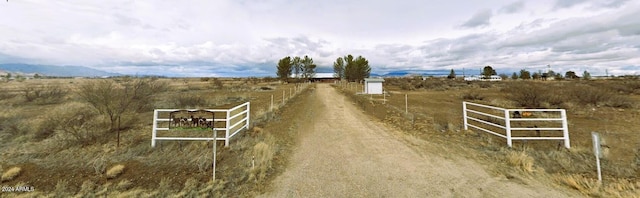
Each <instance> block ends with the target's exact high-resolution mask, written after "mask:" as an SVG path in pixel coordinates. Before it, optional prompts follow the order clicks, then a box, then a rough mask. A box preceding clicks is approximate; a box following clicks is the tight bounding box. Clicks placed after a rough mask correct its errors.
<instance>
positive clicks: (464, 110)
mask: <svg viewBox="0 0 640 198" xmlns="http://www.w3.org/2000/svg"><path fill="white" fill-rule="evenodd" d="M462 120H463V122H464V130H469V122H468V121H467V102H462Z"/></svg>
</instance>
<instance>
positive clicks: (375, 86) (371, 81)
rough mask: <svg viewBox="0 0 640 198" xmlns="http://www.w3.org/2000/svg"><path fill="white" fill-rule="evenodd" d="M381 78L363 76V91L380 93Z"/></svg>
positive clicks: (382, 80)
mask: <svg viewBox="0 0 640 198" xmlns="http://www.w3.org/2000/svg"><path fill="white" fill-rule="evenodd" d="M383 82H384V79H382V78H365V79H364V93H365V94H382V93H383V92H382V91H383V89H382V83H383Z"/></svg>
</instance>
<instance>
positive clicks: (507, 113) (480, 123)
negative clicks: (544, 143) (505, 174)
mask: <svg viewBox="0 0 640 198" xmlns="http://www.w3.org/2000/svg"><path fill="white" fill-rule="evenodd" d="M516 112H517V115H521V114H524V113H525V112H526V113H527V114H534V112H535V114H536V115H535V116H532V117H527V116H515V113H516ZM462 113H463V117H464V118H463V119H464V129H465V130H469V127H471V128H474V129H477V130H480V131H483V132H487V133H490V134H492V135H495V136H498V137H502V138H505V139H507V145H509V147H512V146H513V140H562V141H563V142H564V147H566V148H570V147H571V144H570V142H569V127H568V124H567V112H566V110H564V109H504V108H499V107H494V106H489V105H482V104H476V103H471V102H462ZM538 114H539V115H540V116H538ZM527 122H528V123H535V124H543V123H544V124H545V126H542V127H538V126H537V125H534V126H533V127H531V126H528V127H522V125H526V124H527ZM515 125H518V126H517V127H514V126H515ZM489 126H490V127H489ZM490 128H493V130H492V129H490ZM523 131H536V132H537V133H538V134H537V136H526V135H525V136H522V135H518V136H515V137H514V136H513V133H514V132H523ZM540 131H545V132H546V131H550V132H552V133H550V134H556V133H557V132H558V131H560V132H562V136H558V135H555V136H554V135H550V136H549V135H546V136H540ZM501 132H504V134H502V133H501Z"/></svg>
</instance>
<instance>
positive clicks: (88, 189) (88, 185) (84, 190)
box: [76, 180, 96, 197]
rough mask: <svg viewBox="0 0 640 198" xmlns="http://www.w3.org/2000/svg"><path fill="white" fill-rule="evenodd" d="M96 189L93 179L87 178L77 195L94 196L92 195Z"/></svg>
mask: <svg viewBox="0 0 640 198" xmlns="http://www.w3.org/2000/svg"><path fill="white" fill-rule="evenodd" d="M95 189H96V183H94V182H93V181H91V180H85V181H84V182H82V185H81V186H80V191H78V193H77V194H76V196H78V197H92V196H94V195H95V194H94V193H93V191H94V190H95Z"/></svg>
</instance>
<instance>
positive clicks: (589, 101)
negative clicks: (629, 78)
mask: <svg viewBox="0 0 640 198" xmlns="http://www.w3.org/2000/svg"><path fill="white" fill-rule="evenodd" d="M571 94H572V99H573V100H575V101H577V102H578V103H579V104H582V105H593V106H598V105H600V104H603V103H604V102H606V101H607V99H608V97H610V96H611V95H613V94H612V93H611V92H609V91H605V90H602V89H599V88H595V87H592V86H587V85H580V86H575V87H573V88H572V90H571Z"/></svg>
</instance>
